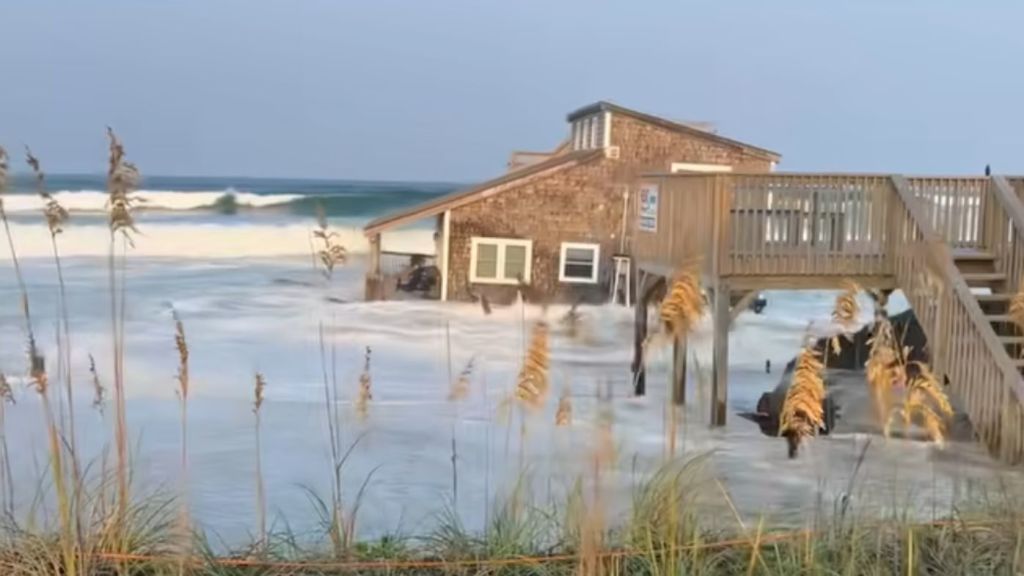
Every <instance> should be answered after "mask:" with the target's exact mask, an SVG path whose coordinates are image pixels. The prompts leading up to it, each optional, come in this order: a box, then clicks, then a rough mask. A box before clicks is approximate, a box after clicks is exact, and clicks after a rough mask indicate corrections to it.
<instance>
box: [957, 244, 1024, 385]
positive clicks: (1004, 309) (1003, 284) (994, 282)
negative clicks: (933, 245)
mask: <svg viewBox="0 0 1024 576" xmlns="http://www.w3.org/2000/svg"><path fill="white" fill-rule="evenodd" d="M953 262H954V263H955V264H956V267H957V269H958V270H959V271H960V274H961V275H962V276H963V278H964V282H966V283H967V287H968V288H971V289H972V294H973V296H974V300H975V301H976V302H977V303H978V306H979V307H980V308H981V311H982V312H983V313H984V315H985V320H986V321H987V322H988V323H989V325H991V326H992V331H993V332H995V334H996V337H997V338H998V339H999V342H1000V343H1001V344H1002V345H1003V347H1004V349H1005V350H1006V353H1007V354H1008V355H1009V357H1010V361H1011V362H1013V364H1014V366H1016V368H1017V370H1018V371H1022V370H1024V335H1022V334H1021V331H1020V329H1019V328H1018V327H1017V326H1016V324H1015V323H1014V322H1013V320H1012V319H1011V317H1010V315H1009V307H1010V300H1011V299H1012V298H1013V295H1014V294H1015V293H1016V287H1015V286H1013V285H1012V283H1011V282H1009V281H1008V280H1009V279H1008V278H1007V276H1006V274H1005V273H1003V272H999V271H998V270H997V263H996V255H995V254H993V253H992V252H988V251H970V252H959V253H954V254H953Z"/></svg>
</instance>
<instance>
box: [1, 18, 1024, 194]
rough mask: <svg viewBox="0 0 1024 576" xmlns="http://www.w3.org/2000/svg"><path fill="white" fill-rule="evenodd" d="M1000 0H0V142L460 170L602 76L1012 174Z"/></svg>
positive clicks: (453, 175) (904, 165) (835, 160)
mask: <svg viewBox="0 0 1024 576" xmlns="http://www.w3.org/2000/svg"><path fill="white" fill-rule="evenodd" d="M1022 24H1024V2H1020V1H1018V0H1004V1H1001V2H999V1H995V0H992V1H984V0H983V1H977V2H974V1H967V0H959V1H953V0H834V1H826V0H799V1H798V0H774V1H769V0H736V1H728V0H706V1H697V2H693V1H690V2H684V1H681V0H659V1H654V0H628V1H624V0H623V1H610V0H515V1H504V2H497V1H489V0H404V1H400V0H358V1H357V0H177V1H175V0H0V54H2V55H3V64H2V65H0V142H2V143H4V144H5V145H6V146H7V147H8V148H13V149H16V150H17V149H20V147H21V145H22V144H24V143H29V144H31V145H32V146H33V148H34V149H35V150H36V151H37V153H38V154H39V155H40V156H41V157H42V158H43V160H44V162H45V163H46V165H47V166H48V167H49V169H50V171H54V172H56V171H61V172H77V171H86V172H96V171H100V170H102V168H103V154H104V142H103V127H104V126H105V125H106V124H111V125H113V126H114V127H115V128H116V129H117V130H118V131H119V132H120V133H121V135H122V137H123V138H124V140H125V142H126V144H127V146H128V151H129V154H130V156H131V157H132V158H133V159H134V160H135V161H136V162H137V163H138V164H139V165H140V167H141V168H142V170H143V171H144V172H145V173H148V174H176V175H249V176H308V177H338V178H367V179H390V180H397V179H411V180H416V179H425V180H447V181H452V180H455V181H468V180H479V179H483V178H486V177H489V176H492V175H495V174H496V173H498V172H500V171H501V170H502V169H503V166H504V162H505V159H506V156H507V154H508V152H509V151H510V150H512V149H516V148H526V149H535V148H540V149H543V148H548V147H551V146H553V145H555V144H556V143H557V142H558V141H559V140H560V138H562V137H563V136H564V135H565V133H566V127H565V124H564V117H565V114H566V113H567V112H568V111H570V110H572V109H574V108H576V107H578V106H580V105H583V104H586V103H589V102H591V101H594V100H599V99H608V100H612V101H615V102H617V103H619V104H622V105H625V106H629V107H633V108H637V109H640V110H643V111H646V112H651V113H655V114H660V115H665V116H668V117H672V118H680V119H693V120H707V121H712V122H715V123H716V125H717V126H718V128H719V130H720V132H721V133H723V134H724V135H727V136H730V137H733V138H737V139H742V140H748V141H750V142H751V143H753V144H756V145H759V146H763V147H767V148H771V149H774V150H777V151H779V152H781V153H782V154H783V156H784V158H783V163H782V168H783V169H788V170H844V171H900V172H913V173H918V172H942V173H968V172H980V171H981V170H982V169H983V167H984V165H985V164H986V163H991V164H992V165H993V167H994V168H995V169H996V170H997V171H1001V172H1016V173H1024V32H1022V28H1021V26H1022Z"/></svg>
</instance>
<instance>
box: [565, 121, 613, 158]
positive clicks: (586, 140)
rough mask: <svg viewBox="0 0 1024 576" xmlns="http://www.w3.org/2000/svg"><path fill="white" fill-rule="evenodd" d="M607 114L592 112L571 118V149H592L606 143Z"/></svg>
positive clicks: (602, 146) (601, 146)
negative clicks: (574, 118)
mask: <svg viewBox="0 0 1024 576" xmlns="http://www.w3.org/2000/svg"><path fill="white" fill-rule="evenodd" d="M608 128H609V126H608V122H607V114H593V115H590V116H587V117H586V118H579V119H576V120H573V122H572V129H571V133H570V135H569V137H570V140H571V141H572V147H573V150H594V149H597V148H604V147H605V145H606V144H608V137H607V131H608Z"/></svg>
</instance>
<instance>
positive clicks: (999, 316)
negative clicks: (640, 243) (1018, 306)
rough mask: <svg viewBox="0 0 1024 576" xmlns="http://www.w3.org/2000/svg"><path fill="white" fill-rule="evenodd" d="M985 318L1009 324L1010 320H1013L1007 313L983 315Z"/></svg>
mask: <svg viewBox="0 0 1024 576" xmlns="http://www.w3.org/2000/svg"><path fill="white" fill-rule="evenodd" d="M985 320H988V321H989V322H991V323H993V324H996V323H1002V324H1009V323H1010V322H1013V319H1012V318H1011V317H1010V315H1009V314H988V315H986V316H985Z"/></svg>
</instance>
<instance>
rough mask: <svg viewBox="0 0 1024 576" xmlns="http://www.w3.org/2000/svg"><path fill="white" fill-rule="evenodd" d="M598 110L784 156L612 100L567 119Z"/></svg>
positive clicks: (773, 156) (770, 156) (765, 154)
mask: <svg viewBox="0 0 1024 576" xmlns="http://www.w3.org/2000/svg"><path fill="white" fill-rule="evenodd" d="M598 112H613V113H615V114H623V115H626V116H632V117H633V118H636V119H637V120H640V121H642V122H647V123H648V124H654V125H656V126H661V127H662V128H666V129H668V130H672V131H675V132H680V133H683V134H687V135H690V136H694V137H697V138H703V139H705V140H709V141H712V142H718V143H719V144H723V145H725V146H730V147H733V148H739V149H741V150H743V151H745V152H747V153H750V154H754V155H757V156H761V157H764V158H767V159H769V160H773V161H778V160H779V159H780V158H782V155H781V154H779V153H778V152H774V151H772V150H768V149H765V148H760V147H758V146H752V145H750V144H747V143H744V142H740V141H738V140H733V139H731V138H726V137H724V136H719V135H718V134H715V133H712V132H707V131H705V130H701V129H699V128H694V127H693V126H687V125H686V124H680V123H679V122H673V121H672V120H666V119H665V118H661V117H659V116H652V115H650V114H644V113H643V112H638V111H636V110H632V109H630V108H625V107H623V106H619V105H618V104H612V103H611V102H605V101H604V100H602V101H600V102H595V103H593V104H589V105H587V106H584V107H582V108H580V109H578V110H575V111H573V112H570V113H569V115H568V117H567V120H568V121H569V122H572V121H574V120H578V119H579V118H582V117H584V116H590V115H591V114H596V113H598Z"/></svg>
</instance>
